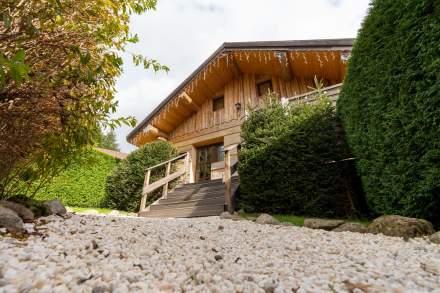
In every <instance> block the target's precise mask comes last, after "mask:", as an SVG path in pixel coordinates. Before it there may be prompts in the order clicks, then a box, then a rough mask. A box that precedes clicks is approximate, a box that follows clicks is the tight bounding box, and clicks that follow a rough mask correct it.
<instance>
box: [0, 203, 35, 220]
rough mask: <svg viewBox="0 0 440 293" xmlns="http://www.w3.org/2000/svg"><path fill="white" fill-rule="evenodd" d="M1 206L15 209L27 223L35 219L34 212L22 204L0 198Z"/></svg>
mask: <svg viewBox="0 0 440 293" xmlns="http://www.w3.org/2000/svg"><path fill="white" fill-rule="evenodd" d="M0 206H3V207H5V208H8V209H11V210H13V211H14V212H16V213H17V215H19V216H20V217H21V218H22V219H23V221H24V222H26V223H30V222H32V221H33V220H34V219H35V217H34V213H33V212H32V211H31V210H30V209H28V208H27V207H25V206H24V205H22V204H19V203H15V202H12V201H6V200H0Z"/></svg>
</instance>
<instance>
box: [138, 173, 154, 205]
mask: <svg viewBox="0 0 440 293" xmlns="http://www.w3.org/2000/svg"><path fill="white" fill-rule="evenodd" d="M150 175H151V169H148V171H147V174H145V180H144V188H143V189H142V199H141V206H140V207H139V212H142V211H143V210H144V209H145V205H146V204H147V195H148V193H146V192H145V190H146V188H147V187H148V185H150Z"/></svg>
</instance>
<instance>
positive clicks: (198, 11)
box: [116, 0, 370, 152]
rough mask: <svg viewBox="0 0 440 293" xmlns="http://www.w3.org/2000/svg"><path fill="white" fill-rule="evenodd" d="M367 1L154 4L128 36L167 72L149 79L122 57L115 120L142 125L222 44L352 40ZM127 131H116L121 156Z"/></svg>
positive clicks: (135, 49) (175, 0)
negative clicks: (125, 119)
mask: <svg viewBox="0 0 440 293" xmlns="http://www.w3.org/2000/svg"><path fill="white" fill-rule="evenodd" d="M369 2H370V0H185V1H183V0H158V4H157V7H156V10H155V11H149V12H147V13H145V14H143V15H139V16H138V15H136V16H134V17H132V20H131V26H130V28H131V31H132V32H133V33H137V34H138V36H139V39H140V41H139V43H137V44H135V45H130V46H129V48H128V50H127V51H128V52H132V53H140V54H142V55H144V56H148V57H150V58H153V59H156V60H158V61H159V62H160V63H161V64H164V65H167V66H168V67H169V68H170V71H169V72H168V73H164V72H159V73H154V72H152V71H150V70H145V69H143V68H142V67H136V66H134V65H133V64H132V62H131V58H130V57H129V54H128V53H127V54H125V55H124V72H123V74H122V75H121V77H120V78H119V80H118V82H117V86H116V90H117V94H116V98H117V100H118V103H119V106H118V111H117V113H116V116H118V117H120V116H134V117H135V118H136V119H137V121H138V122H140V121H142V119H143V118H145V117H146V116H147V115H148V114H149V113H150V112H151V111H152V110H153V109H154V108H155V107H156V106H157V105H158V104H159V103H160V102H161V101H162V100H163V99H165V97H166V96H168V94H169V93H171V91H172V90H174V89H175V88H176V87H177V86H178V85H179V84H180V83H181V82H182V81H183V80H184V79H185V78H186V77H187V76H188V75H190V74H191V73H192V72H193V71H194V70H195V69H196V68H197V67H198V66H199V65H200V64H201V63H202V62H203V61H204V60H205V59H206V58H208V57H209V55H211V54H212V53H213V52H214V51H215V50H216V49H217V48H218V47H220V45H221V44H222V43H223V42H234V41H237V42H244V41H279V40H307V39H326V38H351V37H356V34H357V31H358V30H359V28H360V26H361V23H362V20H363V18H364V17H365V15H366V13H367V10H368V5H369ZM131 129H132V128H131V127H128V126H123V127H120V128H118V129H116V137H117V141H118V144H119V146H120V148H121V151H123V152H130V151H132V150H133V149H135V147H134V146H133V145H131V144H129V143H128V142H127V141H126V138H125V137H126V136H127V134H128V133H129V132H130V130H131Z"/></svg>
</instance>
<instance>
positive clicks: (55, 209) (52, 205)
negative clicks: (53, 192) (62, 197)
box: [43, 199, 67, 216]
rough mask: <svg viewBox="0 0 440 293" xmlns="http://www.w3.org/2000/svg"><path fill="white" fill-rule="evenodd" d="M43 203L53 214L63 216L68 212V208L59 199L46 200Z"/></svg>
mask: <svg viewBox="0 0 440 293" xmlns="http://www.w3.org/2000/svg"><path fill="white" fill-rule="evenodd" d="M43 205H44V206H45V207H47V208H48V209H49V211H50V213H51V214H54V215H58V216H63V215H65V214H67V210H66V208H65V207H64V206H63V204H62V203H61V202H60V201H59V200H58V199H54V200H46V201H44V202H43Z"/></svg>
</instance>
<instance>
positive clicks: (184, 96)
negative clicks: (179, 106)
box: [180, 91, 200, 112]
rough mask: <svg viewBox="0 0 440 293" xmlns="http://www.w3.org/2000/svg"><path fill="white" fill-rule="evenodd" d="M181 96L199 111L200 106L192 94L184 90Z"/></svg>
mask: <svg viewBox="0 0 440 293" xmlns="http://www.w3.org/2000/svg"><path fill="white" fill-rule="evenodd" d="M180 96H181V97H182V98H183V100H184V101H185V102H186V104H188V105H189V106H190V107H191V108H192V109H193V110H194V111H196V112H197V111H199V110H200V106H199V105H197V103H196V102H194V100H193V99H192V98H191V96H190V95H188V93H187V92H185V91H183V92H182V93H181V94H180Z"/></svg>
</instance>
